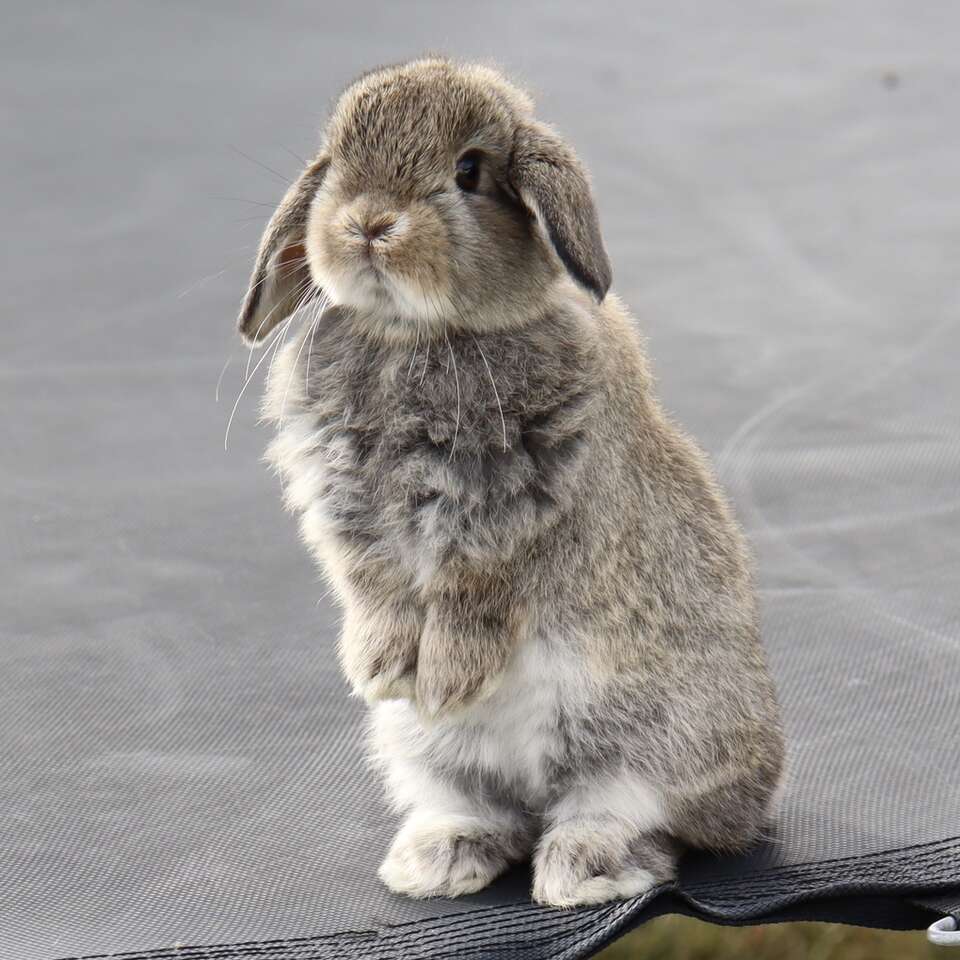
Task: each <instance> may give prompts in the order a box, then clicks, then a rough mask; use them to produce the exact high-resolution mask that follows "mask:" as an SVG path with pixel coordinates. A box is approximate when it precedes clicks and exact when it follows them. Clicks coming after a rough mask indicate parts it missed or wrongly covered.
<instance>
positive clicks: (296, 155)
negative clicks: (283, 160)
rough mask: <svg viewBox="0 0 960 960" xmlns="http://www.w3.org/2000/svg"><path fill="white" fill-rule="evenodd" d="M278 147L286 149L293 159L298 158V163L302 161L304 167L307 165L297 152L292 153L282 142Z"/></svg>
mask: <svg viewBox="0 0 960 960" xmlns="http://www.w3.org/2000/svg"><path fill="white" fill-rule="evenodd" d="M280 147H281V149H283V150H286V151H287V153H289V154H290V156H291V157H293V159H294V160H299V161H300V163H302V164H303V165H304V166H305V167H306V166H308V164H307V161H306V160H304V159H303V157H301V156H300V154H299V153H294V152H293V151H292V150H291V149H290V148H289V147H286V146H284V145H283V144H282V143H281V144H280Z"/></svg>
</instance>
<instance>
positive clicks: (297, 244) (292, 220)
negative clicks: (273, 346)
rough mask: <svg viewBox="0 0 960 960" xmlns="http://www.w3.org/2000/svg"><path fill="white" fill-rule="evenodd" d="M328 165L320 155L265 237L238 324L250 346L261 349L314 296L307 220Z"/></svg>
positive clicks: (284, 202)
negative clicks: (261, 343)
mask: <svg viewBox="0 0 960 960" xmlns="http://www.w3.org/2000/svg"><path fill="white" fill-rule="evenodd" d="M329 163H330V161H329V159H328V158H327V157H326V156H325V155H324V154H321V155H320V156H319V157H318V158H317V159H316V160H314V162H313V163H311V164H310V166H309V167H307V169H306V170H305V171H304V172H303V174H301V176H300V179H299V180H297V182H296V183H295V184H293V186H292V187H290V189H289V190H288V191H287V192H286V194H285V195H284V198H283V199H282V200H281V201H280V205H279V206H278V207H277V209H276V211H275V212H274V214H273V216H272V217H271V218H270V222H269V223H268V224H267V228H266V230H265V231H264V233H263V238H262V239H261V240H260V249H259V250H258V251H257V260H256V263H255V264H254V268H253V275H252V276H251V277H250V286H249V287H248V288H247V295H246V297H244V300H243V306H242V307H241V308H240V316H239V318H238V319H237V329H238V330H239V331H240V334H241V336H242V337H243V339H244V340H245V341H246V342H247V343H249V344H251V345H253V344H256V343H260V342H261V341H262V340H263V338H264V337H266V336H267V334H269V333H270V331H271V330H273V328H274V327H276V325H277V324H278V323H281V322H282V321H283V320H285V319H286V318H287V317H288V316H290V314H291V313H293V311H294V310H296V309H297V307H298V306H300V304H301V303H304V302H305V301H306V300H308V299H309V298H310V296H311V287H312V285H313V281H312V279H311V277H310V268H309V267H308V266H307V256H306V248H305V246H304V241H305V239H306V228H307V216H308V214H309V212H310V204H311V203H312V202H313V198H314V196H316V193H317V190H319V189H320V185H321V184H322V183H323V177H324V175H325V174H326V172H327V167H328V166H329Z"/></svg>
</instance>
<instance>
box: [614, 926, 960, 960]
mask: <svg viewBox="0 0 960 960" xmlns="http://www.w3.org/2000/svg"><path fill="white" fill-rule="evenodd" d="M945 954H950V951H949V950H945V949H944V948H942V947H935V946H933V945H932V944H930V943H928V942H927V939H926V934H925V932H924V931H923V930H914V931H909V932H906V933H901V932H891V931H888V930H865V929H862V928H860V927H847V926H843V925H842V924H835V923H774V924H769V925H766V926H759V927H718V926H715V925H713V924H709V923H702V922H701V921H699V920H691V919H689V918H687V917H660V918H658V919H656V920H651V921H650V922H649V923H646V924H644V925H643V926H642V927H640V928H639V929H638V930H635V931H634V932H633V933H630V934H628V935H627V936H625V937H624V938H623V939H622V940H618V941H617V942H616V943H615V944H613V946H611V947H608V948H607V949H606V950H604V951H603V952H602V953H600V954H598V955H597V956H598V957H599V958H600V960H927V958H937V960H947V958H946V956H945ZM950 956H952V954H950ZM958 960H960V953H958Z"/></svg>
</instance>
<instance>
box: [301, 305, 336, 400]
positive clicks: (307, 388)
mask: <svg viewBox="0 0 960 960" xmlns="http://www.w3.org/2000/svg"><path fill="white" fill-rule="evenodd" d="M322 300H323V309H324V310H326V309H327V306H328V305H329V303H330V301H329V300H328V299H327V298H326V297H323V298H322ZM320 316H322V311H321V314H318V316H317V322H316V323H314V325H313V330H312V331H311V333H310V347H309V348H308V350H307V369H306V371H305V372H304V374H303V392H304V395H305V396H306V397H307V399H309V398H310V358H311V357H312V356H313V338H314V337H315V336H316V335H317V327H318V326H319V325H320V322H319V321H320Z"/></svg>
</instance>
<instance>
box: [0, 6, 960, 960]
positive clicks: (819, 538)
mask: <svg viewBox="0 0 960 960" xmlns="http://www.w3.org/2000/svg"><path fill="white" fill-rule="evenodd" d="M418 11H419V12H418V14H417V16H415V17H414V16H412V15H411V14H410V13H409V10H408V8H407V7H406V5H402V4H387V3H374V4H365V5H329V6H322V7H321V5H317V4H313V3H306V2H304V3H298V2H290V3H285V4H282V5H272V4H253V3H245V4H233V3H229V4H228V3H226V2H210V3H204V4H201V5H187V4H169V5H168V4H147V3H142V4H119V3H117V4H112V3H97V4H59V3H31V4H26V3H22V4H18V5H14V8H13V9H12V10H11V11H10V12H9V13H8V15H7V16H6V17H5V25H4V30H3V32H2V33H3V35H2V37H0V53H2V56H0V76H2V81H3V88H4V90H5V91H6V93H5V98H4V99H5V104H4V108H3V109H4V115H5V120H6V122H5V123H4V124H3V125H2V127H0V138H2V141H3V149H2V150H0V182H2V183H3V186H4V191H3V193H4V196H5V198H6V199H5V201H4V204H5V210H6V213H5V231H6V234H7V236H8V246H9V251H8V253H7V254H6V255H5V257H4V258H3V262H2V263H0V271H2V280H3V282H2V284H0V298H2V301H3V305H4V313H3V315H4V318H5V321H6V322H5V330H6V337H5V341H4V348H3V350H2V352H0V403H2V405H3V409H4V411H5V415H4V416H3V418H0V450H2V451H3V455H2V464H0V494H2V496H0V512H2V522H0V529H2V531H3V536H2V537H0V611H2V613H0V960H60V958H65V957H76V956H87V955H102V954H117V953H119V954H124V953H133V954H136V955H137V956H142V957H155V958H157V960H159V958H161V957H164V958H165V957H172V956H174V955H176V956H177V957H189V958H194V957H196V958H200V957H203V958H214V957H216V958H229V957H238V958H240V957H274V958H276V960H288V958H289V960H293V958H296V960H306V958H308V957H311V958H318V960H319V958H326V957H349V956H357V957H360V956H362V957H371V958H390V957H411V958H416V957H444V956H450V957H453V956H456V957H478V958H479V957H488V956H489V957H495V956H511V957H516V958H529V960H539V958H544V960H545V958H574V957H582V956H588V955H590V954H591V953H592V952H594V951H595V950H596V949H599V948H600V947H601V946H603V945H604V944H605V943H606V942H608V941H609V940H610V939H611V938H612V937H613V936H615V935H616V934H617V933H619V932H622V931H623V930H625V929H627V928H629V926H630V925H632V924H633V923H636V922H638V920H641V919H642V918H643V917H644V916H645V915H647V912H648V911H649V910H651V909H654V908H655V901H656V899H657V897H654V896H648V897H647V898H644V899H643V900H642V901H637V902H629V903H624V904H611V905H606V906H603V907H598V908H595V909H589V910H580V911H574V912H557V911H551V910H545V909H542V908H539V907H536V906H534V905H532V904H531V903H530V902H529V898H528V889H529V877H528V875H527V873H526V871H525V870H518V871H517V872H515V873H514V874H512V875H510V876H508V877H506V878H504V879H503V881H502V882H500V883H498V884H496V885H495V886H494V887H493V888H491V889H490V890H487V891H484V892H482V893H480V894H477V895H476V896H473V897H469V898H466V899H464V900H462V901H457V902H452V901H431V902H414V901H410V900H405V899H402V898H399V897H396V896H393V895H391V894H390V893H388V892H387V891H386V890H385V889H384V888H383V887H382V886H381V885H380V883H379V881H378V880H377V878H376V875H375V871H376V867H377V865H378V863H379V861H380V859H381V857H382V855H383V852H384V850H385V847H386V845H387V844H388V842H389V839H390V837H391V834H392V831H393V830H394V829H395V827H396V822H395V820H394V818H393V817H392V816H391V815H390V814H389V813H388V811H387V809H386V806H385V804H384V802H383V797H382V793H381V790H380V787H379V785H378V784H377V782H376V781H375V779H374V778H373V776H372V775H371V773H370V772H369V771H368V769H367V767H366V766H365V764H364V761H363V758H362V739H363V712H362V710H361V708H360V707H359V705H358V704H357V703H356V702H355V701H353V700H350V699H349V698H348V697H347V696H346V690H345V686H344V683H343V681H342V680H341V678H340V675H339V673H338V670H337V667H336V664H335V658H334V654H333V644H334V640H335V636H336V629H337V614H336V611H335V610H334V609H333V608H332V607H331V605H330V604H329V601H328V600H327V599H325V598H324V588H323V586H322V585H321V584H320V583H319V582H318V579H317V577H316V574H315V572H314V571H313V570H312V568H311V566H310V563H309V561H308V559H307V557H306V554H305V551H303V549H302V548H301V546H300V545H299V544H298V542H297V537H296V532H295V528H294V524H293V522H292V520H291V519H290V518H289V517H287V516H285V515H284V514H283V512H282V510H281V507H280V497H279V493H280V491H279V489H278V486H277V484H276V482H275V481H274V479H273V478H271V477H270V476H269V475H268V474H267V472H266V470H265V469H264V468H263V467H262V466H261V465H260V464H259V463H258V458H259V456H260V453H261V451H262V449H263V447H264V446H265V444H266V442H267V434H266V432H265V431H264V430H262V429H259V428H258V427H257V426H256V409H255V398H256V396H257V394H258V392H259V382H258V379H257V378H255V379H254V382H252V383H251V384H250V386H249V387H248V389H247V391H246V393H245V394H244V395H243V397H242V398H241V400H240V403H239V405H238V407H237V412H236V416H235V418H234V422H233V425H232V428H231V434H230V438H229V444H228V449H227V450H226V451H224V434H225V431H226V427H227V422H228V420H229V418H230V414H231V408H232V407H233V405H234V401H235V400H236V398H237V396H238V393H239V392H240V390H241V387H242V384H243V380H244V366H245V363H246V354H245V351H243V350H242V348H240V346H239V345H238V344H237V343H235V341H234V335H233V331H232V320H233V315H234V312H235V309H236V307H237V305H238V302H239V298H240V295H241V293H242V290H243V288H244V284H245V282H246V272H247V269H248V267H249V263H250V261H251V259H252V255H253V249H254V246H255V244H256V241H257V238H258V235H259V231H260V229H262V225H263V222H264V220H265V217H266V216H267V215H268V214H269V212H270V209H271V208H272V205H273V204H274V203H275V202H276V201H277V199H278V198H279V196H280V195H281V194H282V192H283V189H284V185H285V182H286V181H288V180H290V179H292V178H293V177H294V176H295V175H296V173H297V171H298V169H299V168H300V161H299V160H297V159H296V158H295V157H294V156H293V154H294V153H296V154H302V155H306V154H307V153H309V152H310V151H311V150H312V149H313V147H314V145H315V139H316V130H317V128H318V127H319V124H320V121H321V120H322V117H323V115H324V113H325V111H326V110H327V108H328V105H329V102H330V100H331V98H332V97H333V96H334V95H335V94H336V92H337V91H338V90H339V89H340V88H341V87H342V86H343V85H344V84H345V83H346V82H347V81H348V80H349V79H350V78H351V77H352V76H353V75H355V74H356V73H358V72H359V71H361V70H363V69H365V68H368V67H369V66H371V65H372V64H375V63H377V62H383V61H393V60H397V59H401V58H404V57H406V56H410V55H413V54H415V53H418V52H420V51H423V50H428V49H444V50H448V51H450V52H452V53H454V54H458V55H463V56H476V57H495V58H496V59H498V60H500V61H501V62H502V63H503V64H504V65H505V66H506V67H507V68H508V69H509V70H512V71H513V72H515V73H517V74H519V76H520V77H521V78H522V79H524V80H526V81H527V82H529V83H530V85H531V86H532V87H533V89H534V92H535V93H536V94H537V97H538V100H539V104H540V108H539V112H540V114H541V115H542V116H543V117H544V118H545V119H548V120H549V121H551V122H554V123H556V125H557V126H558V127H559V128H560V129H562V130H563V131H564V133H565V134H566V135H567V136H569V138H570V139H571V140H572V141H573V142H574V143H575V144H576V146H577V148H578V149H579V151H580V152H581V154H582V155H583V157H584V159H585V160H586V162H587V163H588V165H589V166H590V168H591V170H592V174H593V179H594V183H595V188H596V193H597V198H598V204H599V208H600V215H601V220H602V222H603V225H604V231H605V236H606V242H607V246H608V247H609V250H610V252H611V256H612V259H613V263H614V274H615V289H616V290H617V292H618V293H619V294H620V295H621V296H622V297H623V298H624V299H625V300H626V301H627V302H628V303H629V304H630V305H631V306H632V308H633V309H634V311H635V313H636V315H637V316H638V323H639V325H640V327H641V328H642V330H643V332H644V334H645V335H646V336H647V337H648V338H649V345H650V352H651V355H652V359H653V364H654V369H655V371H656V373H657V375H658V380H659V389H660V391H661V393H662V395H663V397H664V400H665V403H666V405H667V407H668V408H669V409H670V410H671V411H672V412H673V413H674V414H675V415H676V416H677V417H678V419H680V420H681V421H682V422H683V423H684V424H685V426H686V427H687V428H688V429H689V430H690V431H691V432H692V433H693V434H694V435H695V436H697V437H698V438H699V439H700V440H701V442H702V443H703V444H704V446H705V447H706V448H707V449H708V451H709V452H710V453H711V455H712V456H713V458H714V461H715V463H716V465H717V468H718V471H719V473H720V475H721V478H722V480H723V482H724V484H725V485H726V487H727V488H728V490H729V491H730V494H731V497H732V499H733V501H734V503H735V505H736V508H737V511H738V513H739V515H740V517H741V518H742V520H743V523H744V525H745V526H746V528H747V530H748V532H749V534H750V537H751V540H752V542H753V544H754V547H755V550H756V554H757V565H758V573H759V583H760V588H761V598H762V605H763V620H764V637H765V642H766V645H767V649H768V651H769V657H770V661H771V665H772V668H773V670H774V672H775V674H776V677H777V680H778V682H779V685H780V688H781V691H782V698H783V703H784V709H785V714H786V725H787V734H788V740H789V772H790V776H789V785H788V789H787V793H786V797H785V801H784V805H783V810H782V813H781V815H780V817H779V819H778V821H777V823H776V824H775V826H774V828H773V829H772V830H771V834H770V836H769V838H767V840H766V841H765V842H764V843H763V844H762V845H761V846H760V847H759V848H758V849H756V850H755V851H753V852H751V853H750V854H748V855H746V856H743V857H740V858H715V857H710V856H706V855H699V854H698V855H693V856H691V857H689V858H687V859H686V860H685V861H684V863H683V866H682V869H681V875H680V878H679V881H678V883H677V885H676V887H675V888H673V889H670V890H664V891H657V892H656V893H657V894H658V895H662V896H664V897H666V896H669V897H673V898H675V899H676V902H677V903H678V904H682V905H684V907H685V909H688V910H689V911H690V912H694V913H696V914H697V915H699V916H703V917H707V918H713V919H716V920H718V921H722V922H741V923H742V922H750V921H755V920H760V919H763V918H764V917H765V916H772V915H773V914H775V913H777V912H782V911H784V910H788V909H789V908H790V907H791V905H793V904H801V903H803V904H807V905H809V904H815V903H816V902H817V901H818V899H820V898H828V897H829V898H833V899H834V900H836V898H843V897H849V898H850V903H851V909H850V915H849V917H848V918H847V919H849V920H850V921H851V922H857V919H858V914H857V912H856V911H857V909H858V908H857V907H856V904H862V902H863V898H864V897H865V896H866V897H869V896H871V895H876V896H877V897H888V898H889V897H898V898H903V900H904V902H906V901H907V900H909V901H910V902H911V903H912V902H915V901H916V900H917V899H918V898H924V897H926V898H927V899H926V900H925V901H924V902H926V903H928V904H931V906H930V909H931V910H933V909H934V907H935V905H936V904H938V903H940V904H942V903H946V904H947V906H948V907H949V904H950V901H951V896H952V898H953V900H954V901H955V899H956V896H955V895H956V890H957V889H958V888H960V759H958V755H957V750H956V744H957V743H958V742H960V589H958V584H960V480H958V478H960V377H958V357H960V323H958V311H960V301H958V298H957V287H956V263H957V257H958V252H960V221H958V218H957V216H956V207H955V202H954V201H955V197H956V190H957V186H958V181H957V169H958V166H957V155H958V147H960V128H958V127H957V125H956V123H954V122H953V120H954V117H955V95H956V89H957V84H958V81H960V64H958V61H957V58H956V50H955V43H954V37H955V36H956V31H957V29H958V28H960V8H957V7H956V6H955V5H951V4H949V3H942V4H938V3H932V4H926V5H924V7H923V9H922V10H918V9H917V8H916V7H915V5H912V4H908V3H906V2H903V3H897V2H891V3H887V4H883V5H882V6H881V7H877V6H876V5H874V4H871V3H868V2H859V0H855V2H851V3H846V4H843V5H834V4H829V3H823V4H809V3H804V4H796V5H791V4H787V5H776V6H775V7H771V6H769V5H767V4H764V3H761V2H756V3H748V4H742V3H733V2H730V3H726V2H723V3H717V4H711V5H710V6H709V7H706V6H705V5H696V6H693V5H685V4H671V5H655V4H639V5H638V4H623V5H619V4H613V5H610V6H609V7H608V8H607V9H606V10H603V9H599V8H598V9H593V7H592V6H590V5H587V6H584V5H582V4H575V3H572V2H569V3H567V2H563V3H560V4H551V5H540V4H529V5H516V4H502V5H501V4H498V3H493V4H488V5H484V9H483V10H482V11H481V10H480V9H479V8H474V10H473V11H472V13H473V14H474V15H471V16H470V17H465V16H464V14H463V9H462V8H460V7H457V5H450V4H443V3H440V2H436V3H424V4H421V5H420V6H419V7H418ZM228 356H229V357H232V361H231V364H230V365H229V366H228V367H227V368H226V370H225V371H223V376H222V380H221V381H220V383H219V385H218V377H219V376H220V375H221V371H222V365H223V363H224V361H225V360H226V359H227V358H228ZM262 369H263V368H262V367H261V371H262ZM218 392H219V397H220V399H219V402H217V401H216V399H215V395H216V394H217V393H218ZM938 895H940V899H939V900H938V899H936V898H937V897H938ZM931 898H933V899H931ZM217 944H220V945H225V946H219V947H217V946H213V945H217ZM174 948H177V951H178V952H176V954H174V953H172V951H173V950H174Z"/></svg>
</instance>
